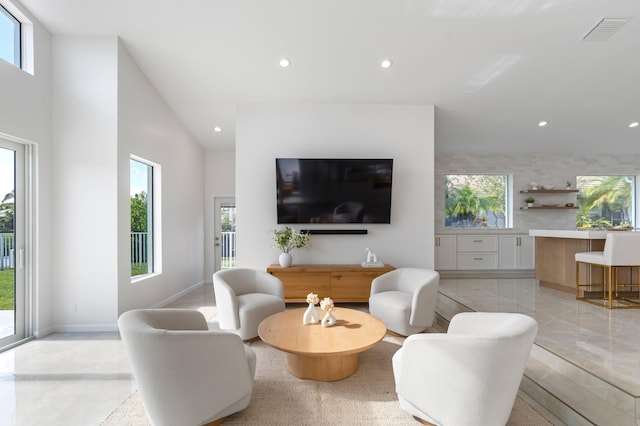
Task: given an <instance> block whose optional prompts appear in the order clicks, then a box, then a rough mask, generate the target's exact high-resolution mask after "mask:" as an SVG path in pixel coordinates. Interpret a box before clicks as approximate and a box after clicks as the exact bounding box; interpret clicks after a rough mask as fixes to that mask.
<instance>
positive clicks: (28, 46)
mask: <svg viewBox="0 0 640 426" xmlns="http://www.w3.org/2000/svg"><path fill="white" fill-rule="evenodd" d="M0 7H2V9H3V11H6V12H7V13H8V16H10V17H11V18H12V19H14V20H16V21H17V22H18V23H19V25H20V32H19V42H18V43H19V44H18V47H19V49H18V51H19V54H20V61H19V65H18V64H16V63H15V61H14V62H8V61H5V62H7V63H9V64H12V65H14V66H15V67H16V68H18V69H19V70H22V71H24V72H27V73H29V74H31V75H34V74H35V71H34V68H35V67H34V49H33V45H34V35H33V22H31V20H30V19H29V18H28V17H27V15H25V14H24V13H23V12H22V10H21V9H19V8H18V7H16V6H15V5H14V4H13V3H11V2H10V1H4V0H0ZM3 61H4V59H3Z"/></svg>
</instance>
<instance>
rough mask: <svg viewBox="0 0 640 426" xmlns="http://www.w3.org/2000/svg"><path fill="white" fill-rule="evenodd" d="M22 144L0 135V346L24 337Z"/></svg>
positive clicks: (24, 166)
mask: <svg viewBox="0 0 640 426" xmlns="http://www.w3.org/2000/svg"><path fill="white" fill-rule="evenodd" d="M25 168H26V164H25V147H24V145H22V144H17V143H14V142H10V141H8V140H6V139H2V138H0V348H3V347H7V346H9V345H12V344H13V343H16V342H18V341H20V340H22V339H24V338H25V336H26V331H25V329H26V327H25V319H26V310H27V307H26V297H25V294H26V286H25V282H26V281H25V267H24V261H25V259H24V248H25V220H24V218H25Z"/></svg>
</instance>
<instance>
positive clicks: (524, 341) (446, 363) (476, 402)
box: [393, 312, 538, 426]
mask: <svg viewBox="0 0 640 426" xmlns="http://www.w3.org/2000/svg"><path fill="white" fill-rule="evenodd" d="M537 330H538V324H537V322H536V321H535V320H534V319H533V318H531V317H529V316H526V315H523V314H511V313H486V312H465V313H460V314H457V315H455V316H454V317H453V318H452V319H451V323H450V324H449V329H448V331H447V333H446V334H445V333H427V334H418V335H413V336H409V337H407V339H405V341H404V344H403V345H402V348H401V349H400V350H398V351H397V352H396V353H395V354H394V356H393V374H394V377H395V381H396V392H397V393H398V399H399V400H400V406H401V407H402V409H403V410H405V411H407V412H409V413H410V414H412V415H413V416H416V417H418V418H420V419H423V420H425V421H427V422H429V423H433V424H435V425H446V426H457V425H461V426H462V425H464V426H466V425H471V424H474V425H499V426H504V425H505V424H506V423H507V421H508V420H509V416H510V414H511V410H512V408H513V404H514V402H515V399H516V395H517V393H518V388H519V387H520V382H521V380H522V376H523V374H524V369H525V366H526V363H527V360H528V359H529V354H530V352H531V347H532V345H533V341H534V339H535V336H536V333H537Z"/></svg>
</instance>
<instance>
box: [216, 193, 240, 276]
mask: <svg viewBox="0 0 640 426" xmlns="http://www.w3.org/2000/svg"><path fill="white" fill-rule="evenodd" d="M214 227H215V228H214V229H215V231H214V268H215V269H214V272H215V271H219V270H221V269H230V268H235V266H236V199H235V198H231V197H226V198H218V197H216V198H215V199H214Z"/></svg>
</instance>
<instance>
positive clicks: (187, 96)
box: [22, 0, 640, 153]
mask: <svg viewBox="0 0 640 426" xmlns="http://www.w3.org/2000/svg"><path fill="white" fill-rule="evenodd" d="M22 3H23V4H24V5H25V7H27V9H29V10H30V11H31V12H32V13H33V14H34V16H35V17H36V18H37V19H38V20H39V21H40V22H41V23H43V24H44V25H45V27H47V28H48V29H49V31H50V32H51V33H52V34H54V35H55V34H66V35H116V36H118V37H120V38H121V40H122V42H123V44H124V46H125V47H126V48H127V50H128V51H129V52H130V53H131V55H132V56H133V58H134V59H135V61H136V62H137V63H138V65H139V66H140V68H141V69H142V70H143V72H144V73H145V74H146V75H147V77H148V78H149V80H150V81H151V82H152V84H153V85H154V86H155V87H156V88H157V90H158V91H159V92H160V93H161V95H162V96H163V97H164V99H165V100H166V101H167V103H168V104H169V105H170V107H171V108H172V109H173V110H174V111H175V113H176V114H177V115H178V117H180V119H181V120H182V121H183V122H184V124H185V126H186V127H187V128H188V129H189V130H190V132H191V133H192V134H193V136H194V137H195V138H196V139H197V140H198V141H199V142H200V143H201V144H202V145H203V146H204V147H205V149H207V150H233V148H234V143H235V142H234V141H235V124H236V116H235V109H236V105H237V104H239V103H245V102H269V103H271V102H327V103H385V104H395V103H398V104H406V103H408V104H433V105H435V106H436V150H439V151H443V152H448V151H456V152H460V151H462V152H522V151H525V152H526V151H528V152H540V151H557V152H582V153H599V152H619V153H626V152H635V153H640V127H635V128H633V127H629V124H630V123H632V122H637V121H640V83H639V79H640V1H637V0H510V1H507V0H504V1H498V0H183V1H168V0H109V1H104V0H22ZM603 19H605V22H604V24H606V25H610V26H612V27H611V28H610V27H601V30H602V29H603V30H604V36H602V37H597V38H598V40H589V41H588V40H583V37H584V36H585V35H587V34H588V33H589V32H590V31H591V30H592V29H593V28H594V27H595V26H596V25H597V24H598V23H599V22H600V21H602V20H603ZM602 34H603V33H602V32H600V33H597V34H595V35H597V36H600V35H602ZM282 58H288V59H289V60H290V66H289V67H287V68H283V67H281V66H280V65H279V61H280V60H281V59H282ZM385 58H387V59H390V60H391V61H392V66H391V67H389V68H387V69H383V68H381V67H380V62H381V61H382V60H383V59H385ZM543 120H544V121H547V122H548V124H547V125H546V126H544V127H539V126H538V123H539V122H540V121H543ZM371 125H372V126H375V125H376V123H371ZM217 126H218V127H220V129H221V131H220V132H216V131H215V130H214V128H215V127H217ZM398 131H399V132H400V131H401V129H399V130H398Z"/></svg>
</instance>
